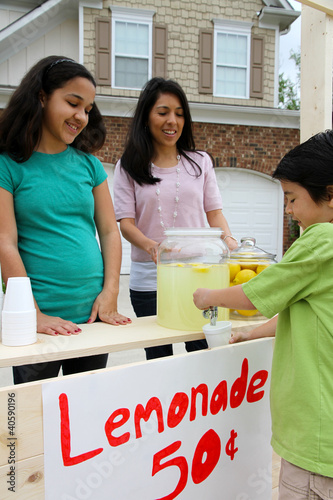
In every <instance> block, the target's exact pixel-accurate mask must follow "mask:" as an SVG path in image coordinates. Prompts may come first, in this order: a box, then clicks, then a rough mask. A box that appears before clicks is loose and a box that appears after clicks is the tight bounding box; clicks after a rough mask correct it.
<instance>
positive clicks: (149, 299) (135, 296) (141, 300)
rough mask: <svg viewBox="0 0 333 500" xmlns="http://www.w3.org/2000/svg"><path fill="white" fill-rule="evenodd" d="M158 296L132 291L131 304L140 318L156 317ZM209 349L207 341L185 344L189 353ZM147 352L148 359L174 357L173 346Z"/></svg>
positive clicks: (152, 348)
mask: <svg viewBox="0 0 333 500" xmlns="http://www.w3.org/2000/svg"><path fill="white" fill-rule="evenodd" d="M156 296H157V293H156V292H137V291H136V290H130V298H131V303H132V306H133V309H134V312H135V314H136V316H137V317H138V318H141V317H143V316H155V315H156ZM207 347H208V345H207V342H206V340H205V339H203V340H191V341H190V342H185V349H186V350H187V352H193V351H200V350H202V349H207ZM145 351H146V358H147V359H156V358H163V357H165V356H172V354H173V349H172V344H166V345H159V346H156V347H146V348H145Z"/></svg>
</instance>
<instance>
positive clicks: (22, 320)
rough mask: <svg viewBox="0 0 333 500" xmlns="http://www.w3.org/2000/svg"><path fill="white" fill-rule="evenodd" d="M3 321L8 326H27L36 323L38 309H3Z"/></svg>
mask: <svg viewBox="0 0 333 500" xmlns="http://www.w3.org/2000/svg"><path fill="white" fill-rule="evenodd" d="M2 323H3V324H4V325H7V326H12V325H13V326H27V325H30V324H34V325H36V309H31V311H20V312H13V311H5V310H3V311H2Z"/></svg>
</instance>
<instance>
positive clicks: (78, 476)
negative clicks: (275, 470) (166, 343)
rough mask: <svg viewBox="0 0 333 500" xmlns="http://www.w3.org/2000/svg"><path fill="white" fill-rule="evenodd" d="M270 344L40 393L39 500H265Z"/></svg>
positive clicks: (70, 382)
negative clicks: (41, 482) (41, 473)
mask: <svg viewBox="0 0 333 500" xmlns="http://www.w3.org/2000/svg"><path fill="white" fill-rule="evenodd" d="M272 346H273V343H272V339H262V340H259V341H252V342H249V343H243V344H237V345H235V346H231V345H230V346H224V347H219V348H217V349H212V350H206V351H197V352H194V353H187V354H184V355H181V356H174V357H168V358H161V359H157V360H153V361H149V362H145V363H141V364H137V365H128V366H124V367H121V368H114V369H111V370H103V371H100V372H98V373H95V374H80V375H78V376H75V377H70V378H68V379H67V378H63V379H61V378H60V379H57V380H53V381H51V382H47V383H45V384H43V419H44V453H45V457H44V465H45V499H46V500H90V499H91V500H96V499H98V500H104V499H105V500H106V499H107V500H111V499H112V500H113V499H114V500H157V499H159V500H162V499H165V500H172V499H174V498H177V499H179V500H196V499H197V500H202V499H205V500H216V499H217V498H221V499H222V498H223V500H267V499H268V498H271V489H272V484H271V460H272V450H271V447H270V435H271V432H270V428H271V422H270V412H269V384H270V369H271V358H272V350H273V347H272Z"/></svg>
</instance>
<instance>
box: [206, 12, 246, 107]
mask: <svg viewBox="0 0 333 500" xmlns="http://www.w3.org/2000/svg"><path fill="white" fill-rule="evenodd" d="M251 27H252V24H251V23H246V22H238V21H230V20H229V21H228V20H223V21H222V20H219V19H214V66H213V73H214V74H213V93H214V95H215V96H219V97H233V98H245V99H248V98H249V95H250V51H251Z"/></svg>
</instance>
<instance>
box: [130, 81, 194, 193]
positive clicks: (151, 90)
mask: <svg viewBox="0 0 333 500" xmlns="http://www.w3.org/2000/svg"><path fill="white" fill-rule="evenodd" d="M162 94H173V95H175V96H176V97H178V99H179V101H180V104H181V106H182V108H183V115H184V128H183V131H182V134H181V136H180V138H179V139H178V141H177V149H178V152H179V154H180V155H183V156H184V157H185V158H187V159H188V160H189V161H190V162H191V163H192V165H193V167H194V169H195V170H196V171H197V175H198V176H199V175H201V168H200V166H199V165H198V164H197V163H196V162H195V161H194V160H193V159H191V158H189V157H188V155H187V154H186V152H189V151H196V149H195V143H194V138H193V132H192V118H191V113H190V107H189V104H188V101H187V98H186V95H185V92H184V91H183V89H182V88H181V86H180V85H179V84H178V83H177V82H175V81H173V80H165V79H164V78H159V77H156V78H152V79H151V80H149V81H148V82H147V83H146V85H145V86H144V88H143V90H142V92H141V94H140V97H139V101H138V104H137V107H136V110H135V113H134V117H133V119H132V122H131V125H130V129H129V132H128V135H127V141H126V145H125V150H124V153H123V155H122V157H121V166H122V168H123V169H124V170H126V172H127V173H128V174H129V175H130V177H131V178H132V179H134V180H135V181H136V182H137V183H138V184H140V185H142V184H156V182H159V180H160V179H157V178H155V177H153V176H152V174H151V167H150V162H151V160H152V157H153V154H154V148H153V142H152V137H151V134H150V131H149V128H148V125H147V124H148V118H149V113H150V111H151V110H152V108H153V106H154V105H155V103H156V101H157V99H158V98H159V97H160V96H161V95H162Z"/></svg>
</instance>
